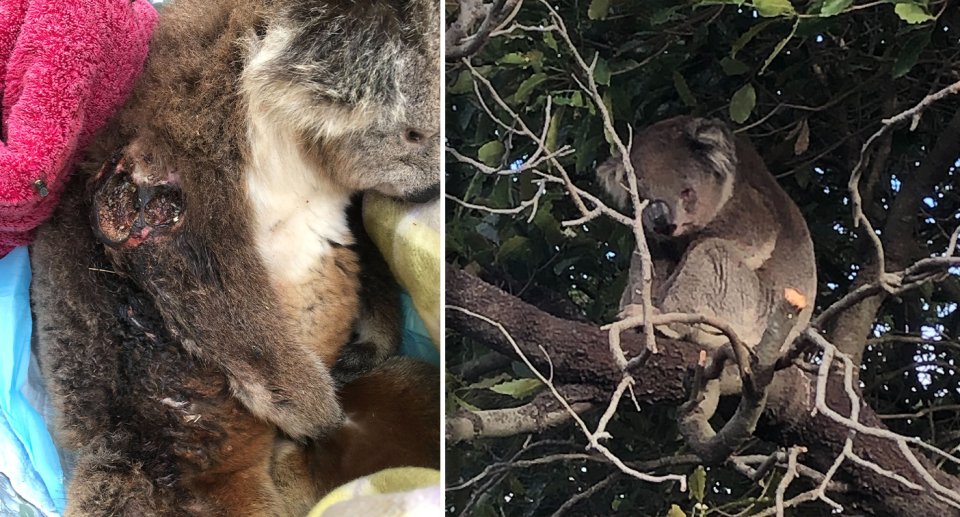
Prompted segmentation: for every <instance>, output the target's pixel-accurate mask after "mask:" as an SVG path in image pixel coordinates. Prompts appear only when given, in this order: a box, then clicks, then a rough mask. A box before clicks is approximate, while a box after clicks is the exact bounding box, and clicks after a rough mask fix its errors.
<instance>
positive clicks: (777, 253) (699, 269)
mask: <svg viewBox="0 0 960 517" xmlns="http://www.w3.org/2000/svg"><path fill="white" fill-rule="evenodd" d="M630 160H631V163H632V165H633V167H634V170H635V173H636V176H637V184H638V189H639V194H640V197H641V199H649V200H650V204H649V205H648V206H647V208H646V209H645V210H644V212H643V215H642V220H643V225H644V229H645V230H646V235H647V237H648V239H649V243H650V251H651V257H652V258H653V262H654V276H653V304H654V306H655V307H654V309H656V310H659V311H660V312H664V313H666V312H688V313H697V314H705V315H709V316H713V317H717V318H720V319H721V320H723V321H726V322H727V323H729V324H730V325H731V327H732V328H733V329H734V331H735V332H736V333H737V335H738V336H739V337H740V338H741V339H742V340H743V342H744V343H745V344H747V345H748V346H756V345H757V344H758V343H759V342H760V338H761V336H762V335H763V332H764V330H765V329H766V327H767V319H768V317H769V316H770V315H771V311H773V310H774V309H775V305H776V304H775V300H776V299H777V298H776V297H777V296H780V297H782V296H783V295H784V289H786V288H793V289H795V290H797V291H799V292H800V294H802V295H803V296H804V297H805V298H806V301H807V304H806V307H805V308H804V309H803V311H802V312H801V313H800V315H799V317H798V318H797V320H796V323H795V324H794V326H793V331H792V332H791V333H790V335H789V336H788V337H787V342H786V343H785V344H789V343H790V342H791V341H792V340H793V339H794V338H795V337H796V335H797V333H798V332H799V331H800V330H801V329H802V328H803V327H805V326H806V324H807V323H808V322H809V320H810V315H811V312H812V311H813V306H814V303H813V301H814V298H815V297H816V287H817V276H816V275H817V272H816V261H815V258H814V254H813V242H812V241H811V239H810V233H809V231H808V230H807V226H806V224H805V222H804V220H803V217H802V216H801V214H800V210H799V209H798V208H797V206H796V204H795V203H794V202H793V200H791V199H790V197H789V196H788V195H787V194H786V192H784V191H783V189H782V188H781V187H780V186H779V185H778V184H777V181H776V179H774V177H773V175H771V174H770V172H769V171H768V170H767V168H766V166H765V165H764V164H763V161H762V160H761V158H760V156H759V155H758V154H757V153H756V151H755V150H754V149H753V148H752V147H750V146H749V144H746V143H745V142H742V141H737V140H735V139H734V137H733V134H732V133H731V132H730V130H729V129H728V128H727V127H726V126H725V125H724V124H723V123H722V122H720V121H718V120H712V119H701V118H692V117H686V116H683V117H675V118H672V119H669V120H665V121H662V122H659V123H657V124H654V125H653V126H651V127H649V128H647V129H645V130H644V131H642V132H641V133H639V134H638V135H636V137H635V138H634V141H633V147H632V150H631V156H630ZM597 175H598V177H599V180H600V182H601V184H602V185H603V187H604V188H605V189H606V190H607V191H608V192H609V193H610V194H611V195H612V196H613V197H614V199H615V200H616V201H617V202H618V204H620V205H621V207H623V208H626V205H628V198H629V192H628V190H627V186H626V185H627V183H626V178H625V170H624V168H623V166H622V162H621V158H620V157H619V156H614V157H612V158H610V159H609V160H608V161H607V162H605V163H604V164H602V165H601V166H600V167H598V168H597ZM641 281H642V265H641V261H640V257H639V256H638V255H637V254H636V253H634V254H633V257H632V259H631V264H630V277H629V282H628V286H627V289H626V290H625V291H624V293H623V297H622V298H621V301H620V308H621V310H624V311H625V312H627V313H632V312H633V313H635V312H638V310H637V309H636V308H637V307H638V306H639V304H640V303H641V301H640V294H639V288H640V285H641ZM658 330H661V332H664V333H666V334H668V335H670V336H671V337H683V338H685V339H688V340H692V341H694V342H696V343H699V344H701V345H704V346H706V347H708V348H710V349H712V348H714V347H717V346H719V345H721V344H723V343H724V342H726V338H725V337H724V336H721V335H717V334H715V333H712V332H708V331H706V330H705V329H702V328H697V327H694V328H691V327H687V326H680V325H675V326H673V327H671V328H670V329H658Z"/></svg>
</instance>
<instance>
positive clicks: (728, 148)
mask: <svg viewBox="0 0 960 517" xmlns="http://www.w3.org/2000/svg"><path fill="white" fill-rule="evenodd" d="M686 132H687V138H688V139H689V141H690V147H691V148H692V150H693V151H694V152H697V153H700V154H701V155H702V156H703V157H704V158H705V159H706V160H707V162H709V163H710V164H711V165H712V166H713V170H714V172H715V173H716V174H717V175H718V176H720V177H732V176H733V174H734V172H735V171H736V168H737V144H736V140H734V137H733V133H732V132H731V131H730V128H728V127H727V125H726V124H724V123H723V122H722V121H720V120H717V119H714V118H711V119H706V118H695V119H693V120H691V121H690V123H689V124H687V127H686Z"/></svg>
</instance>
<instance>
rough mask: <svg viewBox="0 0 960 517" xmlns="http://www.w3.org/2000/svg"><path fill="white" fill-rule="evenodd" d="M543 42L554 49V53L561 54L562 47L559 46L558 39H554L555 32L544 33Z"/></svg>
mask: <svg viewBox="0 0 960 517" xmlns="http://www.w3.org/2000/svg"><path fill="white" fill-rule="evenodd" d="M543 42H544V43H546V44H547V46H548V47H550V48H551V49H553V51H554V52H560V47H558V46H557V39H556V38H554V37H553V31H544V33H543Z"/></svg>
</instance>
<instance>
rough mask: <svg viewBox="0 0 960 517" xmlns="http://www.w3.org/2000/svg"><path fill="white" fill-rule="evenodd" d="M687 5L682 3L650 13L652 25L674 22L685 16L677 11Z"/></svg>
mask: <svg viewBox="0 0 960 517" xmlns="http://www.w3.org/2000/svg"><path fill="white" fill-rule="evenodd" d="M685 7H686V5H682V4H681V5H675V6H673V7H666V8H664V9H660V10H659V11H656V12H654V13H653V14H652V15H650V25H660V24H661V23H667V22H672V21H674V20H679V19H681V18H683V15H681V14H679V13H678V12H677V11H679V10H680V9H683V8H685Z"/></svg>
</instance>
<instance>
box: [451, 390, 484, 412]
mask: <svg viewBox="0 0 960 517" xmlns="http://www.w3.org/2000/svg"><path fill="white" fill-rule="evenodd" d="M451 395H452V394H451ZM453 399H454V400H456V401H457V405H459V406H460V407H462V408H463V409H466V410H467V411H471V412H473V413H476V412H477V411H480V408H478V407H477V406H474V405H473V404H471V403H469V402H467V401H465V400H463V399H462V398H460V397H458V396H456V395H453Z"/></svg>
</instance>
